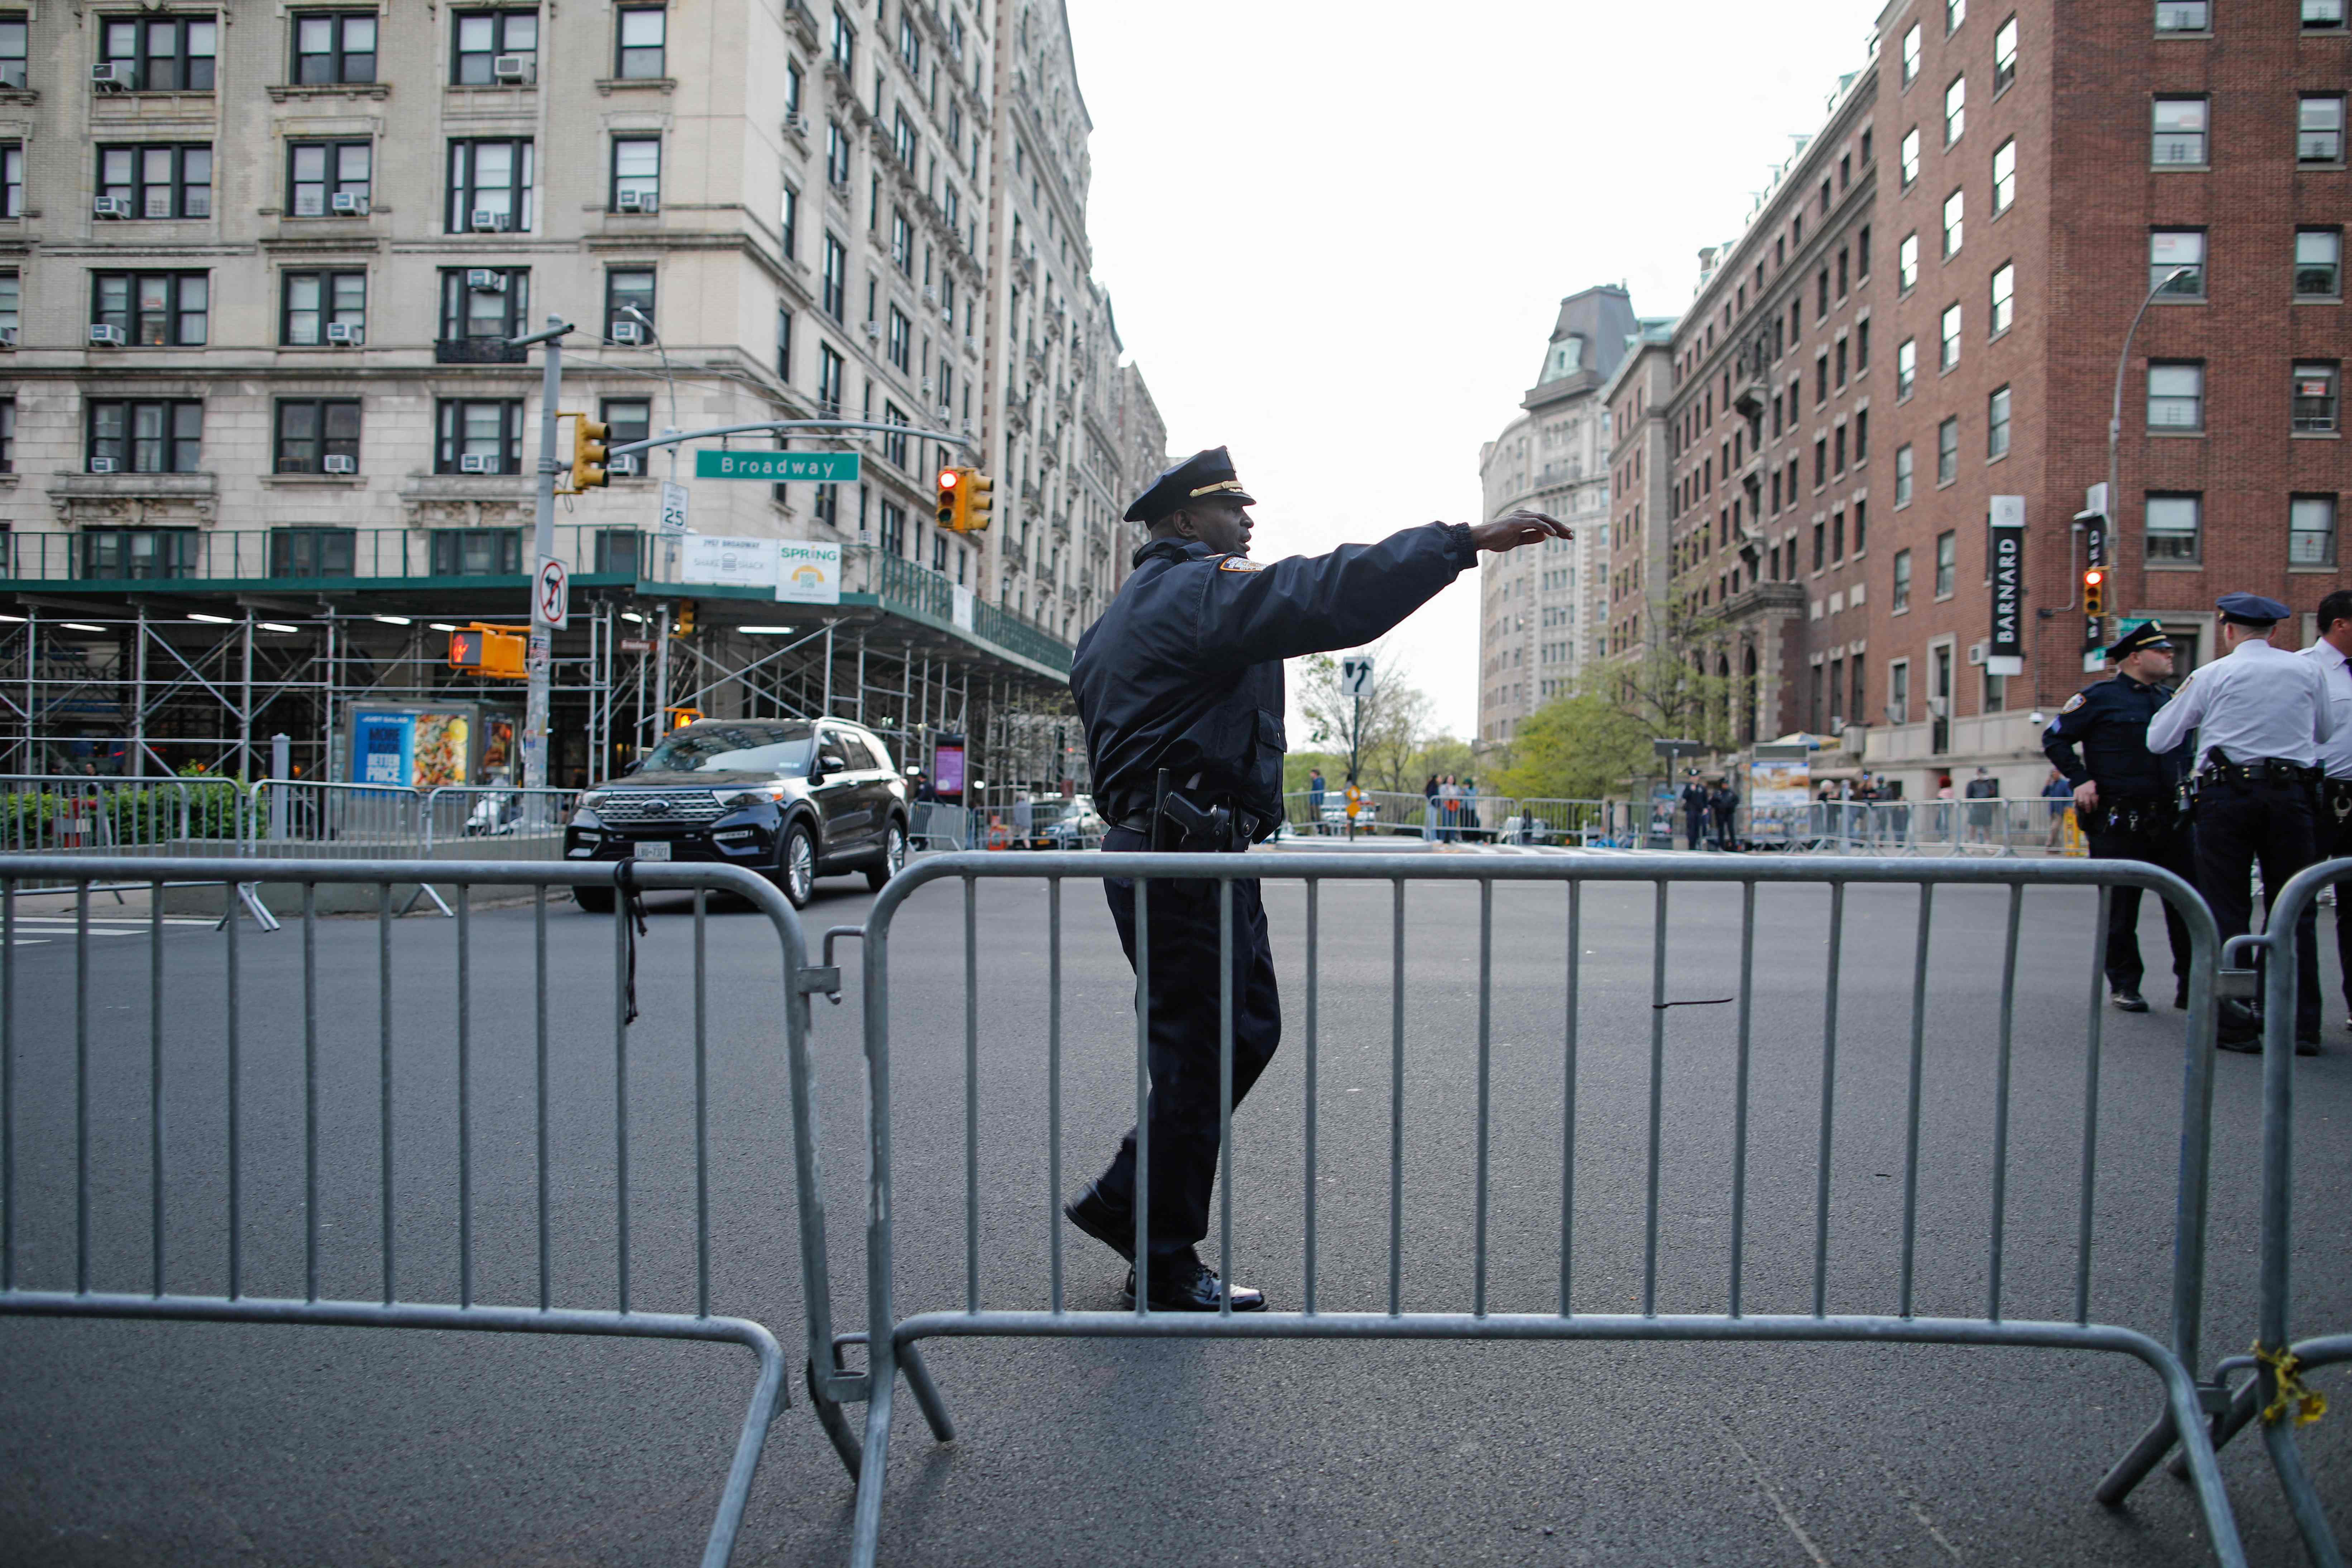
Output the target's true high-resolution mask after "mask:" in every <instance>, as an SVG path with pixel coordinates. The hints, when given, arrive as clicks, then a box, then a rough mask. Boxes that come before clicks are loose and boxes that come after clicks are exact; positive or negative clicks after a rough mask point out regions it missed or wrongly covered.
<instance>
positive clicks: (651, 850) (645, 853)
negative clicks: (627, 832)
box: [630, 843, 669, 860]
mask: <svg viewBox="0 0 2352 1568" xmlns="http://www.w3.org/2000/svg"><path fill="white" fill-rule="evenodd" d="M630 850H631V853H633V854H634V855H635V857H636V858H638V859H640V860H667V859H668V858H669V846H668V845H667V844H659V843H647V844H635V845H632V846H630Z"/></svg>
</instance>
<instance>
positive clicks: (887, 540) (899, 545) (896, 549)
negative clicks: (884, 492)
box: [882, 500, 907, 555]
mask: <svg viewBox="0 0 2352 1568" xmlns="http://www.w3.org/2000/svg"><path fill="white" fill-rule="evenodd" d="M882 552H883V553H884V554H885V555H904V554H905V553H907V509H906V508H905V507H902V506H900V505H899V504H898V502H896V501H887V500H886V501H884V502H883V503H882Z"/></svg>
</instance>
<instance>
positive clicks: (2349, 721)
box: [2303, 588, 2352, 1027]
mask: <svg viewBox="0 0 2352 1568" xmlns="http://www.w3.org/2000/svg"><path fill="white" fill-rule="evenodd" d="M2318 619H2319V640H2318V641H2317V642H2315V643H2313V644H2312V645H2311V646H2310V647H2307V648H2305V649H2304V650H2303V657H2304V658H2307V659H2309V660H2311V662H2312V663H2314V664H2315V665H2317V666H2319V670H2320V674H2321V676H2322V678H2323V679H2325V680H2326V685H2327V712H2328V717H2329V719H2330V720H2331V721H2333V722H2334V724H2335V733H2333V734H2331V735H2329V736H2328V737H2327V744H2326V745H2325V746H2323V747H2321V748H2320V755H2319V765H2320V766H2321V767H2322V768H2323V769H2324V770H2326V773H2327V777H2326V778H2325V779H2324V780H2322V781H2321V782H2320V785H2319V790H2320V795H2319V858H2321V859H2323V860H2335V859H2339V858H2344V857H2346V856H2352V588H2338V589H2336V592H2334V593H2332V594H2330V595H2327V597H2326V598H2324V599H2322V600H2320V601H2319V616H2318ZM2336 963H2337V966H2338V967H2339V968H2340V969H2341V970H2342V971H2343V979H2344V1003H2345V1005H2346V1007H2347V1009H2352V886H2345V885H2341V884H2339V885H2338V887H2337V889H2336ZM2346 1026H2347V1027H2352V1019H2347V1020H2346Z"/></svg>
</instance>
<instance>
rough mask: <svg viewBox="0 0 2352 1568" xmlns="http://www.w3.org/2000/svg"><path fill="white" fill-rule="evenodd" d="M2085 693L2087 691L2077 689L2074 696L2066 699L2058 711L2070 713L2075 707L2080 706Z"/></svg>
mask: <svg viewBox="0 0 2352 1568" xmlns="http://www.w3.org/2000/svg"><path fill="white" fill-rule="evenodd" d="M2087 695H2088V693H2086V692H2081V691H2077V692H2076V693H2074V696H2072V697H2069V698H2068V699H2066V703H2065V706H2064V707H2063V708H2061V709H2059V710H2058V711H2059V712H2061V713H2072V712H2073V711H2074V710H2075V709H2077V708H2080V707H2081V706H2082V705H2083V700H2084V697H2085V696H2087Z"/></svg>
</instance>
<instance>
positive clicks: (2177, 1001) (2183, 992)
mask: <svg viewBox="0 0 2352 1568" xmlns="http://www.w3.org/2000/svg"><path fill="white" fill-rule="evenodd" d="M2172 1010H2173V1011H2174V1012H2176V1013H2186V1012H2187V1011H2189V982H2187V981H2186V980H2183V981H2181V982H2180V983H2179V984H2177V985H2175V986H2174V987H2173V988H2172Z"/></svg>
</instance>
